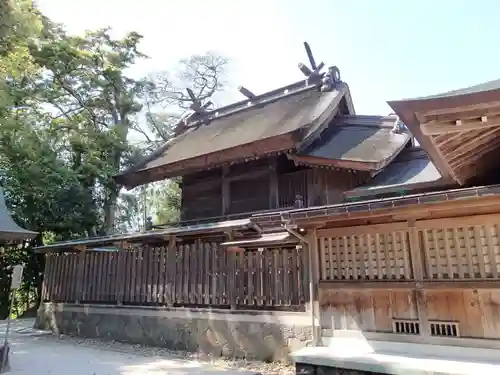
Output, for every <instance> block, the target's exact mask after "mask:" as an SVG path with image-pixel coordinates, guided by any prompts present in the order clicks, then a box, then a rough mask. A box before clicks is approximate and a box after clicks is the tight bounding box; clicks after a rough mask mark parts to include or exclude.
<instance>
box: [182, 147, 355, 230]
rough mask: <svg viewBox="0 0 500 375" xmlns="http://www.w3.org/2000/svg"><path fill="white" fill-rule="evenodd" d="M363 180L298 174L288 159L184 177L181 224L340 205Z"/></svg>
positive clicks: (326, 172)
mask: <svg viewBox="0 0 500 375" xmlns="http://www.w3.org/2000/svg"><path fill="white" fill-rule="evenodd" d="M363 181H364V180H363V178H362V177H360V175H359V174H358V175H356V174H353V173H350V172H346V171H335V170H331V169H327V168H321V169H311V168H304V167H302V168H299V167H297V166H295V165H294V163H293V161H291V160H289V159H288V158H287V157H286V156H284V155H282V156H280V157H268V158H262V159H258V160H255V161H250V162H247V163H243V164H235V165H231V166H225V167H223V168H217V169H214V170H211V171H203V172H197V173H193V174H190V175H186V176H184V177H183V183H182V215H181V216H182V219H183V220H196V219H203V218H209V217H217V216H225V215H236V214H241V213H246V212H255V211H262V210H268V209H275V208H292V207H294V206H295V205H296V199H297V197H300V199H301V201H302V204H303V206H304V207H308V206H314V205H323V204H334V203H340V202H342V201H343V200H344V196H343V193H344V192H345V191H347V190H350V189H352V188H354V187H356V186H358V185H359V184H361V183H362V182H363Z"/></svg>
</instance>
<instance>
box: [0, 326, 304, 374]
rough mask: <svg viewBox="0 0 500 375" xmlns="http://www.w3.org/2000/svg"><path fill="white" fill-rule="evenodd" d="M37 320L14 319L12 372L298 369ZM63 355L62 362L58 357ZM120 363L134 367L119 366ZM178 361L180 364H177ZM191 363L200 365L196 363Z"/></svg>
mask: <svg viewBox="0 0 500 375" xmlns="http://www.w3.org/2000/svg"><path fill="white" fill-rule="evenodd" d="M33 324H34V320H33V319H20V320H15V321H13V324H12V339H11V343H12V349H13V350H12V356H9V357H11V362H12V371H11V372H12V373H13V375H14V373H15V374H19V375H21V374H22V375H25V374H26V375H32V374H33V373H34V372H33V371H34V368H35V367H36V368H37V369H38V370H37V371H35V373H38V374H50V375H59V374H64V375H65V374H66V373H67V370H68V368H67V366H68V365H66V364H65V362H66V361H68V363H69V366H71V368H72V369H71V373H72V374H73V375H80V374H85V375H86V374H90V375H101V374H104V375H108V374H116V373H118V374H125V375H129V374H131V375H136V374H139V375H142V374H153V373H154V374H159V373H161V374H188V375H189V374H201V373H202V372H203V371H204V370H205V369H209V368H210V369H215V371H217V370H220V372H221V373H224V374H227V375H232V374H234V373H235V372H236V371H243V372H242V374H247V375H248V374H255V373H259V374H262V375H281V374H283V375H289V374H290V375H291V374H295V369H294V367H293V366H291V365H287V364H282V363H264V362H258V361H247V360H238V359H229V358H222V357H211V356H207V355H201V354H196V353H188V352H182V351H172V350H168V349H164V348H158V347H148V346H143V345H130V344H125V343H121V342H116V341H105V340H98V339H97V340H96V339H83V338H79V337H72V336H68V335H55V334H52V333H50V332H47V331H40V330H35V329H33V328H32V327H33ZM5 328H6V322H5V321H0V338H1V340H2V342H3V337H4V333H5ZM78 348H80V350H78ZM28 354H29V355H30V357H29V359H27V360H25V359H24V358H23V357H25V356H26V355H28ZM62 357H63V358H64V359H63V360H62V361H60V360H59V358H62ZM99 357H100V358H99ZM89 358H96V359H98V362H99V363H100V364H99V365H98V364H97V363H95V362H94V361H93V360H91V359H90V360H89ZM89 361H90V362H89ZM174 362H175V363H174ZM119 363H121V364H122V365H123V366H125V367H126V368H127V369H129V370H117V368H118V367H119V365H118V364H119ZM151 363H156V364H159V365H158V366H159V367H161V368H156V369H151V368H149V367H148V366H151ZM112 364H113V365H112ZM75 366H76V367H75ZM93 366H95V368H96V371H95V372H94V371H91V372H90V373H89V372H88V371H89V370H92V369H93V368H94V367H93ZM123 366H122V367H123ZM127 366H128V367H127ZM158 366H157V367H158ZM162 366H163V367H162ZM175 366H180V367H179V368H174V367H175ZM190 366H191V367H190ZM192 366H196V367H195V368H193V367H192ZM16 367H17V369H16ZM41 367H43V369H42V368H41ZM73 368H74V369H75V370H76V369H78V371H76V372H75V371H74V370H73ZM162 368H163V370H162ZM202 369H203V370H202ZM116 371H119V372H116ZM124 371H125V372H124ZM203 373H205V372H203ZM207 373H213V372H207ZM214 374H215V373H214Z"/></svg>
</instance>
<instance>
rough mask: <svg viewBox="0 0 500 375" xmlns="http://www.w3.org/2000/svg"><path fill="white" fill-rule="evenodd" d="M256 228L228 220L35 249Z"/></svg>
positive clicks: (41, 247)
mask: <svg viewBox="0 0 500 375" xmlns="http://www.w3.org/2000/svg"><path fill="white" fill-rule="evenodd" d="M247 228H254V224H253V223H252V222H251V221H250V220H249V219H239V220H227V221H222V222H213V223H206V224H196V225H183V226H177V227H176V226H172V227H167V228H165V229H156V230H150V231H147V232H136V233H124V234H115V235H109V236H102V237H92V238H82V239H77V240H72V241H61V242H55V243H53V244H49V245H45V246H39V247H37V248H35V252H37V253H46V252H52V251H65V250H72V249H73V248H75V247H78V246H88V247H89V248H92V247H96V246H106V245H113V244H115V243H117V242H122V241H126V242H141V241H145V240H148V239H165V238H168V236H171V235H176V236H186V235H192V234H199V233H203V234H207V233H218V232H223V231H224V230H227V229H247Z"/></svg>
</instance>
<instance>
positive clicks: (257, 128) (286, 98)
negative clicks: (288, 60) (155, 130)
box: [117, 81, 352, 186]
mask: <svg viewBox="0 0 500 375" xmlns="http://www.w3.org/2000/svg"><path fill="white" fill-rule="evenodd" d="M348 93H349V89H348V87H347V85H346V84H344V83H342V82H340V83H339V84H337V86H336V87H335V88H334V89H333V90H332V91H327V92H322V91H321V90H320V89H319V86H318V84H310V85H308V84H306V83H304V81H301V82H297V83H294V84H292V85H289V86H286V87H284V88H281V89H279V90H274V91H272V92H269V93H266V94H263V95H260V96H258V97H255V98H252V99H247V100H245V101H241V102H238V103H235V104H232V105H229V106H226V107H224V108H219V109H217V110H214V111H210V112H207V113H205V114H202V115H200V116H193V117H192V118H191V119H190V120H188V122H187V124H186V126H185V128H186V130H185V132H184V133H182V134H180V135H179V136H177V137H175V138H173V139H172V140H170V141H169V142H167V143H165V145H163V146H162V147H160V148H159V149H158V150H156V151H155V152H154V153H152V154H151V155H149V156H148V157H147V158H145V159H144V160H142V161H141V162H140V163H138V164H137V165H135V166H134V167H133V168H130V169H129V170H126V171H125V172H123V173H122V174H121V175H119V176H117V181H118V182H119V183H123V184H125V185H126V186H135V185H137V184H139V183H138V182H135V183H132V182H131V181H130V180H131V179H130V178H129V177H130V175H132V174H140V173H142V174H144V173H143V172H145V171H152V170H155V169H159V168H162V167H165V166H168V165H173V164H176V163H182V162H185V161H187V160H193V159H195V158H199V157H204V156H206V155H213V154H216V153H218V152H220V151H225V150H230V149H233V148H236V147H238V146H243V145H249V144H252V143H254V142H257V141H261V140H265V139H270V138H274V137H279V136H282V135H293V137H292V138H290V140H291V141H290V142H288V143H287V142H281V143H280V144H279V145H277V146H276V147H277V149H273V150H264V152H266V151H267V152H279V151H285V150H287V149H291V148H295V146H296V145H298V144H299V143H300V142H301V141H304V140H305V138H307V137H308V136H313V135H314V129H316V128H318V127H319V126H320V125H321V124H322V123H324V122H327V121H330V120H331V118H332V114H334V113H336V111H337V109H338V107H339V104H340V103H341V101H342V99H343V98H344V97H345V96H346V95H347V96H349V95H348ZM349 100H350V96H349ZM348 107H349V106H348ZM351 107H352V105H351ZM253 156H255V150H252V149H249V150H248V155H244V157H245V158H246V157H253ZM166 177H167V175H158V176H157V178H156V179H157V180H158V179H163V178H166Z"/></svg>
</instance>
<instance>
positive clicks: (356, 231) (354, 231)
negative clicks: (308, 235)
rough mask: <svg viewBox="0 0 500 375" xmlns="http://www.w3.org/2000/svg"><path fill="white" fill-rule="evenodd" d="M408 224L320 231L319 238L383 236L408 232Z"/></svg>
mask: <svg viewBox="0 0 500 375" xmlns="http://www.w3.org/2000/svg"><path fill="white" fill-rule="evenodd" d="M407 229H408V223H407V222H401V223H388V224H373V225H360V226H354V227H344V228H329V229H318V230H317V232H316V233H317V236H318V237H339V236H359V235H363V234H377V233H378V234H382V233H392V232H397V231H400V230H407Z"/></svg>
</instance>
